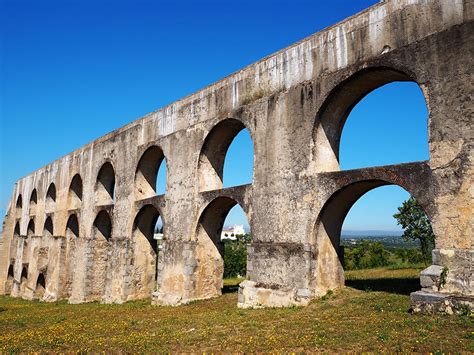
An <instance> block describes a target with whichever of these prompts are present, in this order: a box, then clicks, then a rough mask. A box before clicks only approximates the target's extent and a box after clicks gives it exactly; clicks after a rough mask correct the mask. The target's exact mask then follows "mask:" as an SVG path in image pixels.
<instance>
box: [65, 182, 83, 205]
mask: <svg viewBox="0 0 474 355" xmlns="http://www.w3.org/2000/svg"><path fill="white" fill-rule="evenodd" d="M81 202H82V178H81V176H80V175H79V174H75V175H74V176H73V178H72V179H71V183H70V184H69V191H68V209H76V208H79V206H80V205H81Z"/></svg>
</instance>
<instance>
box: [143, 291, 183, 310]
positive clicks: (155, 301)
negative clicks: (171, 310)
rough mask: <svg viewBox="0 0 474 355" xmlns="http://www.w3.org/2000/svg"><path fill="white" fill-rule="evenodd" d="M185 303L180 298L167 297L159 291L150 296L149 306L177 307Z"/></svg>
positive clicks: (174, 296) (175, 296)
mask: <svg viewBox="0 0 474 355" xmlns="http://www.w3.org/2000/svg"><path fill="white" fill-rule="evenodd" d="M184 303H187V302H186V301H184V300H183V298H182V297H181V296H177V295H167V294H164V293H162V292H159V291H155V292H153V293H152V294H151V304H152V305H154V306H179V305H181V304H184Z"/></svg>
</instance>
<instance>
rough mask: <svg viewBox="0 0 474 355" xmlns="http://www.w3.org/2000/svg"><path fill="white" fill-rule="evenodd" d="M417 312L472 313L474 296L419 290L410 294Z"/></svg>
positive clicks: (414, 310)
mask: <svg viewBox="0 0 474 355" xmlns="http://www.w3.org/2000/svg"><path fill="white" fill-rule="evenodd" d="M410 298H411V307H412V310H413V312H415V313H438V312H441V313H447V314H454V313H456V314H466V313H470V314H472V312H473V310H474V297H465V296H459V295H455V294H444V293H440V292H432V291H417V292H413V293H412V294H411V295H410Z"/></svg>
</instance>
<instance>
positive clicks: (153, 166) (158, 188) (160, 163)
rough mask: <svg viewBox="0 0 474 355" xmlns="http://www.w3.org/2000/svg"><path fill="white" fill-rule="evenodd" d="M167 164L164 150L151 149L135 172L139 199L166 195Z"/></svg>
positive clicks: (142, 158)
mask: <svg viewBox="0 0 474 355" xmlns="http://www.w3.org/2000/svg"><path fill="white" fill-rule="evenodd" d="M166 184H167V163H166V158H165V155H164V153H163V150H162V149H161V148H160V147H158V146H156V145H155V146H151V147H149V148H148V149H147V150H146V151H145V152H144V153H143V154H142V156H141V158H140V160H139V161H138V165H137V170H136V172H135V191H136V194H137V196H138V198H139V199H145V198H148V197H152V196H155V195H161V194H165V193H166Z"/></svg>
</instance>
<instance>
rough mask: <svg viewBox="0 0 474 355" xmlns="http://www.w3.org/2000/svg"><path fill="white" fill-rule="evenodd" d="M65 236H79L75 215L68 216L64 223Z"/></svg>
mask: <svg viewBox="0 0 474 355" xmlns="http://www.w3.org/2000/svg"><path fill="white" fill-rule="evenodd" d="M66 236H67V237H74V238H79V221H78V220H77V216H76V215H75V214H72V215H70V216H69V218H68V220H67V224H66Z"/></svg>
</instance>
